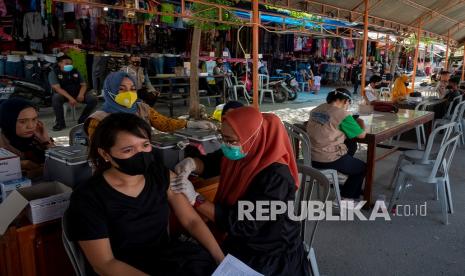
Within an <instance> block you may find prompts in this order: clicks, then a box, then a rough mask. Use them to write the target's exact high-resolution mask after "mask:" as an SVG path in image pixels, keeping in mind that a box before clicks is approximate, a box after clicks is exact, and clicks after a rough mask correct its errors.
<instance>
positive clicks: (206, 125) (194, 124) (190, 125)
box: [187, 121, 216, 130]
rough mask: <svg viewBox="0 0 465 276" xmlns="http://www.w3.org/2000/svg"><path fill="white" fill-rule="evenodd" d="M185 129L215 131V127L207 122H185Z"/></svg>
mask: <svg viewBox="0 0 465 276" xmlns="http://www.w3.org/2000/svg"><path fill="white" fill-rule="evenodd" d="M187 128H200V129H213V130H216V125H215V124H214V123H212V122H209V121H187Z"/></svg>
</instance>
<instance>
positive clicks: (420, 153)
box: [391, 122, 456, 188]
mask: <svg viewBox="0 0 465 276" xmlns="http://www.w3.org/2000/svg"><path fill="white" fill-rule="evenodd" d="M455 125H456V123H453V122H452V123H449V124H446V125H442V126H439V127H437V128H436V129H434V130H433V131H432V132H431V134H430V135H429V137H428V142H427V144H426V147H425V150H407V151H404V152H402V154H401V155H400V156H399V159H397V164H396V167H395V169H394V174H393V177H392V179H391V188H392V187H393V186H394V184H395V183H396V181H397V177H398V175H399V170H400V168H401V167H402V165H403V164H404V163H405V162H409V163H411V164H432V163H434V159H435V158H436V156H437V151H435V152H434V151H433V146H434V142H435V140H436V138H437V136H438V135H440V134H441V132H444V134H443V136H442V139H441V143H440V144H439V147H442V146H443V145H444V143H445V142H446V141H448V139H449V137H450V135H451V134H452V132H453V130H454V128H455Z"/></svg>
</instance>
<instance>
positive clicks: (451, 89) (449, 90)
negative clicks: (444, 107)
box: [444, 77, 463, 110]
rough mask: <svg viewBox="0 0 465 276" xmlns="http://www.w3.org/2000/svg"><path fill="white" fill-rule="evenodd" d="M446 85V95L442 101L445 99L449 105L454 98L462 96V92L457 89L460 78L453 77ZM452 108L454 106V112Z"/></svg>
mask: <svg viewBox="0 0 465 276" xmlns="http://www.w3.org/2000/svg"><path fill="white" fill-rule="evenodd" d="M448 83H449V85H447V87H446V94H445V96H444V99H447V104H448V105H449V104H451V103H452V102H453V101H454V99H455V98H456V97H458V96H460V95H463V91H462V90H461V89H459V83H460V77H453V78H451V79H450V80H449V82H448ZM462 97H463V96H462ZM462 99H463V98H462ZM454 108H455V105H454V106H452V110H454Z"/></svg>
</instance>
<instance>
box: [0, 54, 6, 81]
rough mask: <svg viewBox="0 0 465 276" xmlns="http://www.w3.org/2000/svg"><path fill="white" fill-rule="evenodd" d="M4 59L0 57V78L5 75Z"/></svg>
mask: <svg viewBox="0 0 465 276" xmlns="http://www.w3.org/2000/svg"><path fill="white" fill-rule="evenodd" d="M5 63H6V58H4V57H2V56H0V76H1V75H5Z"/></svg>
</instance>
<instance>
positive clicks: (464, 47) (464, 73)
mask: <svg viewBox="0 0 465 276" xmlns="http://www.w3.org/2000/svg"><path fill="white" fill-rule="evenodd" d="M464 77H465V44H464V45H463V61H462V78H461V79H460V80H461V81H464Z"/></svg>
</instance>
